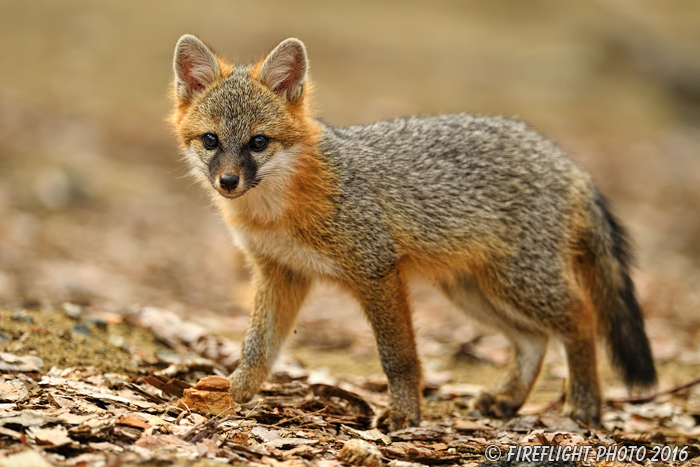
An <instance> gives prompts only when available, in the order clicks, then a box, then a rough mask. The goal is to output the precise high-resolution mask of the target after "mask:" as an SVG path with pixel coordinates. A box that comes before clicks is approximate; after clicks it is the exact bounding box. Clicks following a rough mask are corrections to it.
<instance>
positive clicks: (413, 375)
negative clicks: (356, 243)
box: [358, 271, 421, 431]
mask: <svg viewBox="0 0 700 467" xmlns="http://www.w3.org/2000/svg"><path fill="white" fill-rule="evenodd" d="M358 298H360V301H361V302H362V305H363V308H364V311H365V313H366V315H367V318H368V319H369V322H370V324H371V325H372V329H373V331H374V337H375V339H376V340H377V349H378V350H379V358H380V360H381V363H382V368H383V369H384V373H385V374H386V376H387V379H388V380H389V408H388V410H387V411H386V412H385V413H383V414H382V415H380V417H379V419H378V420H377V423H378V424H379V425H386V426H387V427H388V429H389V430H390V431H395V430H400V429H402V428H406V427H408V426H417V425H418V424H419V423H420V418H421V411H420V404H421V400H420V395H421V368H420V361H419V360H418V354H417V351H416V343H415V338H414V334H413V325H412V323H411V311H410V308H409V305H408V297H407V293H406V285H405V284H404V282H403V280H402V279H401V277H400V274H399V273H398V271H392V272H390V273H389V274H387V275H385V276H384V277H383V278H382V279H380V280H379V281H378V283H374V284H373V285H372V286H369V287H367V288H364V290H363V292H361V293H360V294H358Z"/></svg>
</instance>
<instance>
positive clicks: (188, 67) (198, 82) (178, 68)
mask: <svg viewBox="0 0 700 467" xmlns="http://www.w3.org/2000/svg"><path fill="white" fill-rule="evenodd" d="M173 69H174V70H175V93H176V94H177V97H178V98H179V99H181V100H185V101H187V100H190V99H191V98H192V97H193V96H194V95H196V94H197V93H198V92H201V91H203V90H204V88H206V87H207V86H208V85H209V84H211V83H212V81H214V80H215V79H216V78H217V77H218V76H220V75H221V70H220V69H219V62H218V60H217V59H216V57H215V56H214V54H213V53H212V51H211V50H209V47H207V46H206V45H204V43H203V42H202V41H200V40H199V39H198V38H197V37H195V36H193V35H191V34H185V35H184V36H182V37H181V38H180V40H178V41H177V45H176V46H175V58H174V60H173Z"/></svg>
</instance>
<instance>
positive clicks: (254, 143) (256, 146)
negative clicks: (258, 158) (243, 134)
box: [250, 135, 270, 152]
mask: <svg viewBox="0 0 700 467" xmlns="http://www.w3.org/2000/svg"><path fill="white" fill-rule="evenodd" d="M269 141H270V139H269V138H268V137H267V136H265V135H255V136H253V137H252V138H250V149H252V150H253V151H255V152H260V151H262V150H263V149H265V148H266V147H267V143H268V142H269Z"/></svg>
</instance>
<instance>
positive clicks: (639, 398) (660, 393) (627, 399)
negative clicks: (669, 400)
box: [607, 377, 700, 403]
mask: <svg viewBox="0 0 700 467" xmlns="http://www.w3.org/2000/svg"><path fill="white" fill-rule="evenodd" d="M697 384H700V377H697V378H695V379H691V380H690V381H688V382H685V383H683V384H679V385H678V386H673V387H670V388H668V389H664V390H663V391H657V392H654V393H652V394H649V395H646V396H631V397H613V398H610V399H608V400H607V401H608V402H611V403H616V402H617V403H620V402H651V401H653V400H654V399H656V398H657V397H659V396H663V395H666V394H675V393H677V392H680V391H682V390H684V389H688V388H691V387H693V386H695V385H697Z"/></svg>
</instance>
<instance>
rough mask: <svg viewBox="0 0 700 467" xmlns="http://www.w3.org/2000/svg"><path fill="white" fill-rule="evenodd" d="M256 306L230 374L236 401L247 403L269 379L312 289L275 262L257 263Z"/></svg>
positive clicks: (305, 280) (306, 282)
mask: <svg viewBox="0 0 700 467" xmlns="http://www.w3.org/2000/svg"><path fill="white" fill-rule="evenodd" d="M254 275H255V284H256V286H257V289H256V293H255V306H254V308H253V314H252V316H251V323H250V326H249V328H248V331H247V333H246V337H245V340H244V342H243V356H242V358H241V364H240V365H239V366H238V368H236V370H235V371H234V372H233V373H232V374H231V376H229V378H228V379H229V381H230V383H231V394H232V396H233V399H234V400H235V401H236V402H247V401H249V400H250V399H252V398H253V396H254V395H255V394H256V393H257V392H258V390H259V389H260V385H261V384H262V383H263V382H264V381H265V380H266V379H267V377H268V375H269V373H270V368H272V365H273V364H274V362H275V360H276V359H277V356H278V354H279V351H280V348H281V346H282V344H283V343H284V340H285V339H286V337H287V335H288V334H289V331H290V330H291V328H292V325H293V324H294V321H295V319H296V316H297V314H298V312H299V308H301V304H302V302H303V301H304V298H305V297H306V295H307V293H308V291H309V285H310V283H309V280H308V279H307V278H305V277H301V276H299V275H297V274H295V273H293V272H292V271H290V270H288V269H286V268H284V267H281V266H279V265H276V264H262V265H260V264H259V265H257V267H256V270H255V273H254Z"/></svg>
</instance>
